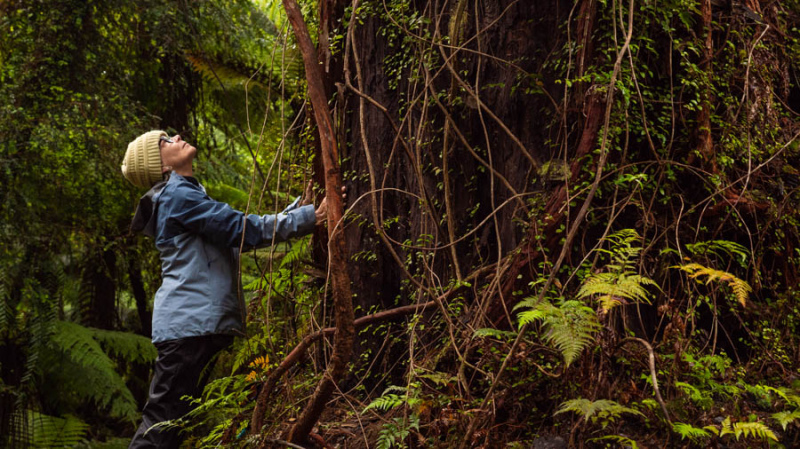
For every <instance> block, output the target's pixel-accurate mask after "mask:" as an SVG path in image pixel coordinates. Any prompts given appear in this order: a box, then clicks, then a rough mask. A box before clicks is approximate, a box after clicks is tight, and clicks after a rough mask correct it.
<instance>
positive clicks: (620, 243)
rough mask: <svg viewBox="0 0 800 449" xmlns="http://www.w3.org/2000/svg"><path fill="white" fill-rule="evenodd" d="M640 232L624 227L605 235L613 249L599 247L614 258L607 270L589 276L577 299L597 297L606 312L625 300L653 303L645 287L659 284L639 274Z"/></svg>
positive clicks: (600, 250)
mask: <svg viewBox="0 0 800 449" xmlns="http://www.w3.org/2000/svg"><path fill="white" fill-rule="evenodd" d="M641 239H642V238H641V237H640V236H639V234H638V233H637V232H636V231H635V230H633V229H623V230H621V231H619V232H616V233H614V234H611V235H609V236H608V237H606V238H605V240H606V241H608V242H610V243H611V249H610V250H605V249H599V250H598V251H599V252H601V253H605V254H608V255H609V256H610V258H611V261H610V262H609V263H608V264H607V265H606V266H605V267H604V269H605V270H606V271H604V272H601V273H593V274H591V275H589V276H588V277H587V278H586V279H585V280H584V281H583V285H581V288H580V290H578V298H580V299H583V298H589V297H596V298H597V300H598V301H599V303H600V307H601V309H602V310H603V312H608V311H609V310H611V309H613V308H614V307H616V306H618V305H620V304H622V303H623V302H625V301H633V302H646V303H648V304H649V303H650V298H649V296H650V292H648V291H647V289H646V288H645V287H646V286H655V287H658V284H656V283H655V281H653V280H652V279H650V278H648V277H646V276H642V275H640V274H636V272H635V271H634V269H635V268H636V260H637V259H638V257H639V253H640V252H641V250H642V248H641V246H635V244H636V243H639V242H640V241H641Z"/></svg>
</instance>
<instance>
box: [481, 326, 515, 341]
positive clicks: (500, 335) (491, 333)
mask: <svg viewBox="0 0 800 449" xmlns="http://www.w3.org/2000/svg"><path fill="white" fill-rule="evenodd" d="M472 336H473V337H475V338H496V339H498V340H509V339H513V338H515V337H516V336H517V333H516V332H511V331H501V330H500V329H494V328H491V327H484V328H481V329H475V332H473V333H472Z"/></svg>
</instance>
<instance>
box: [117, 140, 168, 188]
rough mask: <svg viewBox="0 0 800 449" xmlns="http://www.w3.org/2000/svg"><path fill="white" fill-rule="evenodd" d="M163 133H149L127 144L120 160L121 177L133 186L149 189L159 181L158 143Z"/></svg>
mask: <svg viewBox="0 0 800 449" xmlns="http://www.w3.org/2000/svg"><path fill="white" fill-rule="evenodd" d="M161 136H165V137H166V136H167V133H165V132H164V131H150V132H146V133H144V134H142V135H141V136H139V137H137V138H136V140H134V141H133V142H131V143H129V144H128V150H127V151H126V152H125V158H123V159H122V176H124V177H125V179H127V180H128V181H130V182H131V183H133V184H134V185H135V186H138V187H144V188H146V189H149V188H150V187H153V185H154V184H155V183H157V182H158V181H161V178H162V175H161V151H160V150H159V147H158V143H159V142H158V141H159V139H160V138H161Z"/></svg>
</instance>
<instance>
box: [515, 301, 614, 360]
mask: <svg viewBox="0 0 800 449" xmlns="http://www.w3.org/2000/svg"><path fill="white" fill-rule="evenodd" d="M517 317H518V319H519V322H520V326H523V325H525V324H528V323H532V322H534V321H541V322H542V326H543V328H542V330H543V331H544V339H545V341H547V342H548V343H549V344H551V345H552V346H553V347H555V348H556V349H557V350H558V351H559V352H561V355H562V356H563V357H564V363H565V364H566V365H567V366H569V365H570V364H571V363H572V362H574V361H575V360H576V359H577V358H578V356H579V355H580V354H581V352H583V350H584V349H585V348H586V347H587V346H589V344H590V343H591V342H592V341H594V334H596V333H597V332H598V331H599V330H600V328H601V326H600V324H599V323H598V322H597V315H596V314H595V312H594V310H593V309H591V308H589V307H586V306H585V305H584V304H583V303H582V302H581V301H577V300H572V301H563V302H562V303H561V304H560V305H559V306H558V307H556V306H554V305H553V304H550V303H549V302H548V301H542V302H540V303H538V304H536V305H535V306H534V308H533V309H530V310H525V311H523V312H520V313H519V314H518V315H517Z"/></svg>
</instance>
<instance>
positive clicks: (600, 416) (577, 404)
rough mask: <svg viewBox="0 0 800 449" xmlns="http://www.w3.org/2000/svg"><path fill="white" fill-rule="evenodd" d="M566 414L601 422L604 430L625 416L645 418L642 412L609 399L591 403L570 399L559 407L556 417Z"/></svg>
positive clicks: (586, 400) (580, 399)
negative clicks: (574, 414)
mask: <svg viewBox="0 0 800 449" xmlns="http://www.w3.org/2000/svg"><path fill="white" fill-rule="evenodd" d="M566 412H573V413H577V414H578V415H580V416H582V417H583V419H584V421H589V420H591V421H592V423H596V422H597V421H600V423H601V424H602V426H603V428H605V427H606V426H607V425H608V424H609V423H613V422H614V421H615V420H617V419H618V418H620V417H621V416H622V415H623V414H629V415H638V416H644V415H643V414H642V412H640V411H639V410H636V409H632V408H630V407H625V406H624V405H621V404H619V403H617V402H614V401H610V400H608V399H599V400H597V401H590V400H588V399H584V398H578V399H570V400H569V401H566V402H563V403H562V404H561V406H559V408H558V411H556V413H555V414H556V415H558V414H561V413H566Z"/></svg>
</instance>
